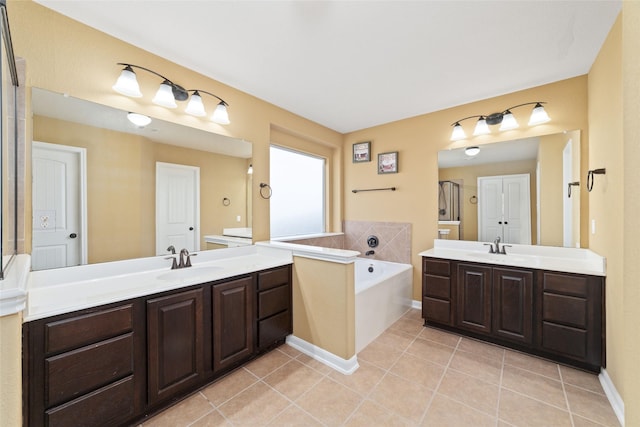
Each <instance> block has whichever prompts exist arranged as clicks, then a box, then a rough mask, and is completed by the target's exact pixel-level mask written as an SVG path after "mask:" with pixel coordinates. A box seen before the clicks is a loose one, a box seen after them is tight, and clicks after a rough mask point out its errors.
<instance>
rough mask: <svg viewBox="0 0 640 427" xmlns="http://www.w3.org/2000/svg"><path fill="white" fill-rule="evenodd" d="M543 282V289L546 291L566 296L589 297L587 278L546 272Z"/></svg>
mask: <svg viewBox="0 0 640 427" xmlns="http://www.w3.org/2000/svg"><path fill="white" fill-rule="evenodd" d="M543 280H544V282H543V283H544V285H543V289H544V290H545V291H552V292H559V293H562V294H566V295H575V296H581V297H586V296H587V292H588V279H587V277H584V276H571V275H568V274H560V273H549V272H545V273H544V279H543Z"/></svg>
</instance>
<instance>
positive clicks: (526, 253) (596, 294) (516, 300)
mask: <svg viewBox="0 0 640 427" xmlns="http://www.w3.org/2000/svg"><path fill="white" fill-rule="evenodd" d="M487 252H488V250H487V247H486V246H484V245H483V244H482V243H478V242H462V241H461V242H443V241H436V245H435V247H434V249H431V250H429V251H425V252H422V253H421V254H420V255H421V256H422V257H423V258H422V273H423V274H422V316H423V318H424V319H425V323H426V324H429V325H433V326H437V327H441V328H444V329H448V330H452V331H455V332H458V333H461V334H463V335H468V336H471V337H474V338H478V339H482V340H486V341H490V342H494V343H497V344H501V345H504V346H506V347H511V348H514V349H516V350H520V351H524V352H528V353H531V354H535V355H538V356H543V357H546V358H549V359H553V360H555V361H558V362H561V363H566V364H569V365H573V366H576V367H580V368H583V369H588V370H590V371H594V372H599V371H600V368H601V367H603V366H605V355H604V350H605V344H604V341H605V334H604V332H605V329H604V287H605V268H604V267H605V266H604V259H603V258H602V257H599V256H597V255H596V254H594V253H593V252H591V251H588V250H586V249H569V248H552V247H540V246H528V245H512V247H509V248H508V252H509V253H508V254H506V255H505V254H490V253H487Z"/></svg>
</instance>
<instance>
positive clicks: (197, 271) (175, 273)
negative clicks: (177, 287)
mask: <svg viewBox="0 0 640 427" xmlns="http://www.w3.org/2000/svg"><path fill="white" fill-rule="evenodd" d="M221 269H222V267H217V266H209V267H185V268H179V269H177V270H170V271H167V272H166V273H162V274H161V275H159V276H158V279H160V280H183V279H193V278H196V277H203V276H206V275H208V274H211V273H215V272H218V271H220V270H221Z"/></svg>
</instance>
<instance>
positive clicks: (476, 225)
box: [438, 130, 580, 247]
mask: <svg viewBox="0 0 640 427" xmlns="http://www.w3.org/2000/svg"><path fill="white" fill-rule="evenodd" d="M465 148H469V147H464V148H457V149H452V150H444V151H440V152H439V153H438V181H439V182H438V186H439V188H438V194H439V196H438V213H439V221H438V231H439V233H438V236H439V238H446V239H456V240H457V239H459V240H476V241H477V240H480V241H493V240H494V239H495V237H501V240H502V241H503V242H505V243H520V244H534V245H546V246H567V247H580V188H579V182H580V131H578V130H576V131H567V132H562V133H558V134H553V135H545V136H540V137H533V138H526V139H520V140H514V141H506V142H499V143H493V144H484V145H480V146H478V147H476V148H478V150H475V151H477V153H476V154H473V153H472V152H469V151H470V150H467V152H466V153H465ZM518 177H519V179H520V180H521V181H520V183H518V184H517V185H516V184H515V183H514V182H515V181H514V180H515V179H516V178H518ZM522 180H523V181H522ZM569 184H571V185H569ZM483 186H484V187H483ZM487 188H489V190H488V189H487ZM496 188H500V190H496ZM503 188H504V190H502V189H503ZM516 189H524V190H526V191H522V192H521V191H520V190H517V191H516ZM569 189H571V193H569V191H570V190H569ZM516 193H517V194H516ZM517 221H520V223H518V222H517ZM505 222H506V223H507V224H505ZM511 226H513V227H511Z"/></svg>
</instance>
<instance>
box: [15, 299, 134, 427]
mask: <svg viewBox="0 0 640 427" xmlns="http://www.w3.org/2000/svg"><path fill="white" fill-rule="evenodd" d="M144 324H145V322H144V306H143V305H142V302H141V301H129V302H124V303H119V304H115V305H109V306H103V307H99V308H92V309H87V310H82V311H79V312H75V313H73V314H67V315H60V316H54V317H49V318H46V319H41V320H36V321H33V322H30V323H29V324H28V327H25V328H24V331H23V335H24V336H23V339H24V341H25V346H24V350H23V359H24V364H23V366H24V369H25V375H24V376H23V378H24V384H23V396H24V400H25V403H26V404H25V407H28V408H30V410H28V411H25V414H24V418H25V419H24V424H25V425H32V426H65V427H66V426H76V425H82V426H104V425H119V424H122V423H124V422H125V421H126V420H129V419H131V418H132V417H134V416H135V415H137V414H139V413H140V412H141V411H142V410H143V407H144V404H145V402H144V396H145V391H146V385H145V382H144V378H145V364H146V363H145V360H144V354H145V351H144V333H145V332H144Z"/></svg>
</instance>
